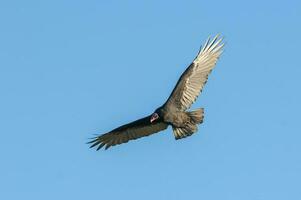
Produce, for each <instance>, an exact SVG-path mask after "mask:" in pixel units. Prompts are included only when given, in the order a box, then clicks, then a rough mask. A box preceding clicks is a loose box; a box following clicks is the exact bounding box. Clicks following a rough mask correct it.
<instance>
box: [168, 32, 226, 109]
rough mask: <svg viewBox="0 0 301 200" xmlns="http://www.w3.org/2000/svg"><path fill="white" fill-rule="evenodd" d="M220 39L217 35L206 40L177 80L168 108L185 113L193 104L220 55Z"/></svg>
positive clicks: (221, 46) (221, 45)
mask: <svg viewBox="0 0 301 200" xmlns="http://www.w3.org/2000/svg"><path fill="white" fill-rule="evenodd" d="M223 46H224V44H223V43H222V38H219V36H218V35H217V36H216V37H214V38H213V39H212V40H211V39H210V38H208V40H207V41H206V43H205V44H204V46H203V48H201V50H200V51H199V53H198V55H197V56H196V58H195V59H194V61H193V62H192V63H191V65H190V66H189V67H188V68H187V69H186V71H185V72H184V73H183V74H182V76H181V78H180V79H179V81H178V83H177V85H176V87H175V88H174V90H173V92H172V94H171V95H170V97H169V99H168V100H167V102H166V104H167V105H168V106H175V107H177V108H178V109H179V110H182V111H185V110H187V109H188V108H190V106H191V105H192V104H193V103H194V102H195V100H196V99H197V97H198V95H199V94H200V93H201V92H202V89H203V87H204V85H205V84H206V82H207V79H208V75H209V74H210V72H211V71H212V69H213V68H214V66H215V64H216V62H217V60H218V58H219V56H220V55H221V53H222V48H223Z"/></svg>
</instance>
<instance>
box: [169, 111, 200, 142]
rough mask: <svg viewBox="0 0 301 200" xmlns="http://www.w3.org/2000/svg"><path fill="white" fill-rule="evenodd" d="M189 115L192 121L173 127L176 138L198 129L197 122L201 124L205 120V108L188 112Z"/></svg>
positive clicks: (189, 134)
mask: <svg viewBox="0 0 301 200" xmlns="http://www.w3.org/2000/svg"><path fill="white" fill-rule="evenodd" d="M187 115H188V116H190V121H189V122H188V123H187V124H186V125H185V127H181V128H178V127H174V126H173V127H172V129H173V133H174V135H175V138H176V140H178V139H182V138H185V137H188V136H191V135H192V134H193V133H195V132H197V131H198V126H197V124H201V123H202V122H203V119H204V109H203V108H199V109H196V110H193V111H190V112H187Z"/></svg>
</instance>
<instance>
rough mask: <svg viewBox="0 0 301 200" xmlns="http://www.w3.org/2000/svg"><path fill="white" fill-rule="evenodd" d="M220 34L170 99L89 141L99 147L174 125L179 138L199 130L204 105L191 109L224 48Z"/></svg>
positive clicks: (204, 48) (201, 49)
mask: <svg viewBox="0 0 301 200" xmlns="http://www.w3.org/2000/svg"><path fill="white" fill-rule="evenodd" d="M223 46H224V43H223V42H222V38H220V37H219V35H217V36H215V37H214V38H213V39H211V38H210V37H209V38H208V39H207V41H206V42H205V44H204V45H203V47H201V48H200V51H199V52H198V54H197V56H196V57H195V59H194V60H193V62H192V63H191V64H190V65H189V67H188V68H187V69H186V70H185V71H184V73H183V74H182V75H181V77H180V79H179V80H178V82H177V84H176V86H175V88H174V89H173V91H172V93H171V95H170V96H169V98H168V99H167V101H166V102H165V103H164V104H163V105H162V106H161V107H159V108H157V109H156V110H155V112H154V113H152V114H151V115H149V116H147V117H144V118H142V119H139V120H136V121H134V122H131V123H129V124H125V125H123V126H120V127H118V128H116V129H114V130H112V131H110V132H108V133H105V134H102V135H99V136H96V137H94V138H92V140H91V141H90V142H88V143H89V144H91V146H90V147H91V148H92V147H96V149H97V150H99V149H101V148H102V147H104V148H105V149H108V148H110V147H112V146H115V145H118V144H122V143H126V142H128V141H130V140H135V139H138V138H141V137H145V136H149V135H151V134H154V133H157V132H159V131H162V130H165V129H166V128H167V127H168V126H169V125H170V126H172V129H173V134H174V136H175V139H176V140H178V139H182V138H185V137H188V136H190V135H192V134H193V133H195V132H197V130H198V124H201V123H202V122H203V118H204V109H203V108H199V109H196V110H192V111H187V110H188V109H189V108H190V106H191V105H192V104H193V103H194V102H195V100H196V99H197V97H198V95H199V94H200V93H201V92H202V90H203V87H204V85H205V84H206V82H207V79H208V75H209V74H210V72H211V71H212V69H213V68H214V66H215V65H216V62H217V60H218V58H219V57H220V55H221V53H222V51H223Z"/></svg>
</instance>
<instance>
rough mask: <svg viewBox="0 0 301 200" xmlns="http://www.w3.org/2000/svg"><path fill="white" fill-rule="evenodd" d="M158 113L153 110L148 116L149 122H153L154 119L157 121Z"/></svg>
mask: <svg viewBox="0 0 301 200" xmlns="http://www.w3.org/2000/svg"><path fill="white" fill-rule="evenodd" d="M159 118H160V117H159V115H158V113H156V112H154V113H153V114H152V116H151V118H150V123H153V122H154V121H157V120H158V119H159Z"/></svg>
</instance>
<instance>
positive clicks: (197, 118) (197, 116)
mask: <svg viewBox="0 0 301 200" xmlns="http://www.w3.org/2000/svg"><path fill="white" fill-rule="evenodd" d="M187 114H188V115H189V116H190V117H191V119H192V121H193V122H194V123H195V124H201V123H202V122H203V120H204V108H199V109H196V110H193V111H190V112H187Z"/></svg>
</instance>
